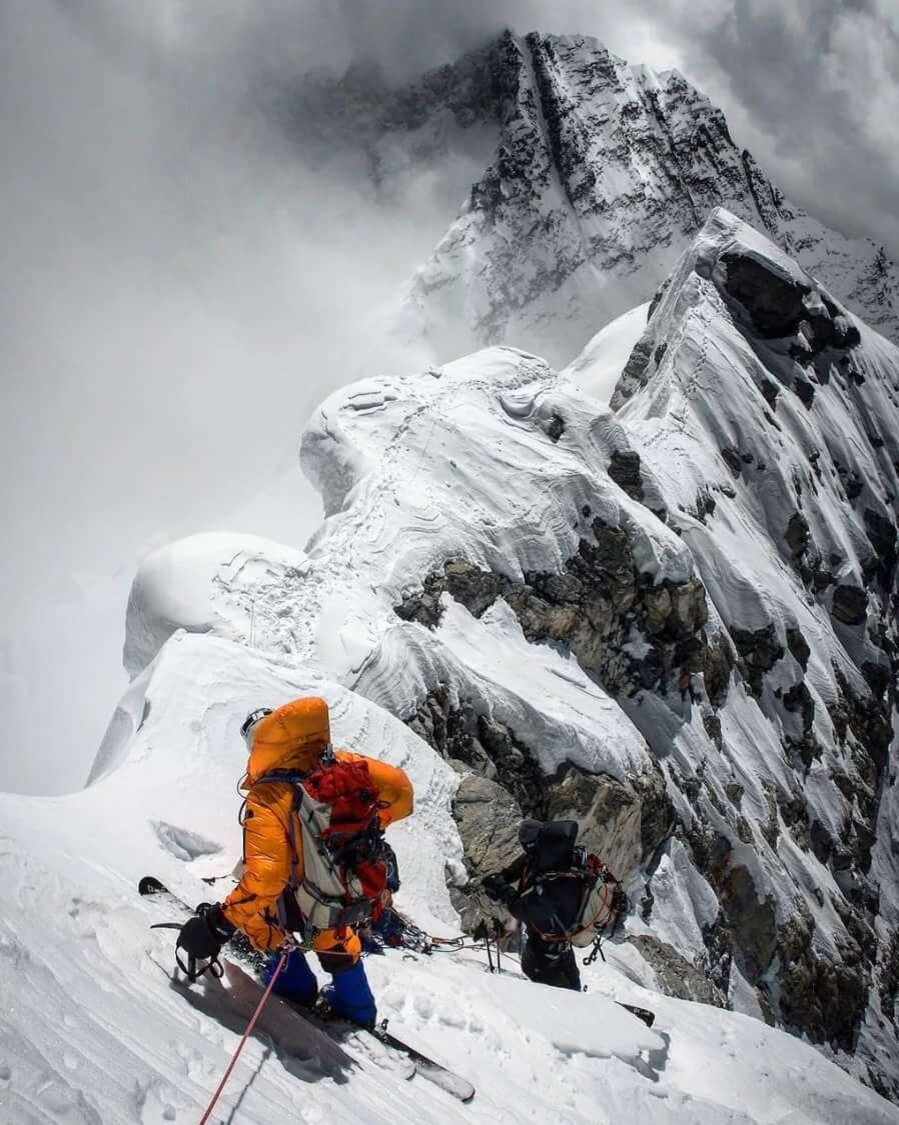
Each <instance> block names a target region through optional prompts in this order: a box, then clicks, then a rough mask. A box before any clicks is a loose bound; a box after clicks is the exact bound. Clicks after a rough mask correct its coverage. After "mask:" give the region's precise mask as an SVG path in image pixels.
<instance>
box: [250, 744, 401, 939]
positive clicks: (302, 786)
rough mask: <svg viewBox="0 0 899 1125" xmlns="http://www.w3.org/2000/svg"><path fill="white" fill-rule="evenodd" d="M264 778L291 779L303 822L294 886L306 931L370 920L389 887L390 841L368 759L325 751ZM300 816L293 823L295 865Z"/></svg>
mask: <svg viewBox="0 0 899 1125" xmlns="http://www.w3.org/2000/svg"><path fill="white" fill-rule="evenodd" d="M259 780H260V781H274V780H278V781H283V780H289V781H290V782H291V783H292V784H293V787H294V806H293V811H294V814H295V817H296V822H297V824H298V825H299V832H300V840H301V841H302V853H303V877H302V879H300V880H299V881H297V880H295V879H294V880H293V881H292V882H291V884H290V891H291V892H292V895H293V898H294V899H295V901H296V906H297V907H298V908H299V910H300V913H301V914H302V919H303V928H304V931H305V932H306V933H307V935H310V936H311V932H312V931H317V930H337V931H338V933H339V932H340V931H342V930H345V929H346V928H347V927H348V926H360V925H366V924H367V923H368V922H369V921H370V920H372V919H373V918H376V917H377V915H378V914H379V913H380V911H381V896H382V894H383V892H384V890H385V888H386V887H387V874H388V869H387V862H386V855H387V853H386V850H385V849H386V843H385V841H384V837H383V833H382V831H381V824H380V818H379V813H380V810H381V808H382V807H383V806H382V803H381V801H380V800H379V795H378V790H377V787H376V786H375V784H374V782H373V780H372V777H371V774H370V772H369V769H368V763H367V762H365V761H354V762H343V761H340V760H339V759H336V758H335V757H334V756H333V754H327V755H323V756H322V758H321V759H320V760H319V762H318V764H317V765H316V766H315V768H314V769H312V770H310V771H309V772H308V773H305V774H301V775H297V774H291V775H290V776H289V777H284V776H283V775H282V776H280V777H279V776H277V775H273V774H269V775H267V776H266V777H263V778H260V779H259ZM297 824H295V823H294V819H293V817H292V818H291V820H290V822H289V825H288V828H289V832H290V843H291V848H292V850H293V859H294V870H295V869H296V866H297V858H298V848H297V839H296V828H297Z"/></svg>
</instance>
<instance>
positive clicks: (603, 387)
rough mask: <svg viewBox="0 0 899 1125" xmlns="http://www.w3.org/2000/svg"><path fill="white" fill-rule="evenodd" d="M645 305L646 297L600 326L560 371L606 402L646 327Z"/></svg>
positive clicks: (647, 315)
mask: <svg viewBox="0 0 899 1125" xmlns="http://www.w3.org/2000/svg"><path fill="white" fill-rule="evenodd" d="M649 307H650V302H649V301H646V302H644V303H643V304H642V305H637V307H636V308H633V309H630V311H629V312H626V313H622V314H621V316H619V317H617V318H616V319H615V320H613V321H612V322H611V324H607V325H606V326H605V327H604V328H600V330H599V331H598V332H597V333H596V335H595V336H594V337H593V339H592V340H591V341H590V342H589V343H588V344H587V346H586V347H585V348H584V350H583V351H582V352H581V354H580V355H579V356H577V358H576V359H574V360H572V362H571V363H570V364H569V365H568V366H567V367H566V368H565V369H564V370H563V372H562V374H563V375H568V376H570V377H571V378H572V379H574V381H575V382H576V383H579V384H580V386H582V387H583V388H584V390H585V391H586V393H587V394H588V395H589V396H590V397H591V398H595V399H596V400H597V401H598V402H601V403H603V405H606V404H608V403H609V401H610V400H611V398H612V395H613V394H614V393H615V388H616V387H617V386H618V381H619V379H620V378H621V376H622V374H623V373H624V369H625V367H626V366H627V364H628V360H629V359H630V358H631V355H632V354H633V351H634V348H635V347H636V345H637V343H638V342H639V340H640V337H641V336H642V335H643V332H644V329H645V328H646V321H647V320H648V319H649Z"/></svg>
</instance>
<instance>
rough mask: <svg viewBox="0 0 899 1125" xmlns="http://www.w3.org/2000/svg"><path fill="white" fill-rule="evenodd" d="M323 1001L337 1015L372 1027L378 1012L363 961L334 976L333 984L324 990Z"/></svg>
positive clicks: (326, 986)
mask: <svg viewBox="0 0 899 1125" xmlns="http://www.w3.org/2000/svg"><path fill="white" fill-rule="evenodd" d="M322 999H323V1000H325V1001H327V1003H328V1005H329V1007H330V1008H331V1010H332V1011H334V1012H335V1013H336V1014H337V1015H339V1016H343V1017H344V1018H345V1019H348V1020H351V1021H352V1022H353V1023H358V1024H359V1025H360V1026H361V1027H372V1026H373V1025H374V1022H375V1020H376V1019H377V1015H378V1010H377V1008H376V1006H375V998H374V996H372V992H371V989H370V988H369V985H368V977H366V975H365V967H364V965H363V964H362V962H361V961H357V962H356V964H355V965H353V966H351V967H350V968H349V969H342V970H341V971H340V972H339V973H334V974H333V975H332V981H331V984H328V985H325V987H324V988H323V989H322Z"/></svg>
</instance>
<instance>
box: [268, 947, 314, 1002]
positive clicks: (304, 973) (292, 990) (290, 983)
mask: <svg viewBox="0 0 899 1125" xmlns="http://www.w3.org/2000/svg"><path fill="white" fill-rule="evenodd" d="M280 960H281V954H280V953H274V954H272V956H271V957H270V958H269V960H268V964H267V965H266V966H265V972H264V973H263V974H262V980H263V982H264V983H265V984H268V982H269V981H270V980H271V979H272V977H273V976H274V974H275V969H276V968H277V967H278V962H279V961H280ZM272 991H273V992H274V993H275V995H276V996H283V997H284V998H285V1000H292V1001H294V1003H296V1004H309V1005H312V1004H314V1003H315V998H316V996H317V995H318V981H317V980H316V979H315V973H313V971H312V970H311V969H310V968H309V963H308V961H307V960H306V958H305V957H304V956H303V954H302V953H301V952H300V951H299V950H298V949H294V950H292V951H291V953H290V954H289V956H288V958H287V964H286V965H285V966H284V968H283V969H282V970H281V972H280V973H279V974H278V979H277V980H276V981H275V987H274V988H273V989H272Z"/></svg>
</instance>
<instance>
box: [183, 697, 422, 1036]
mask: <svg viewBox="0 0 899 1125" xmlns="http://www.w3.org/2000/svg"><path fill="white" fill-rule="evenodd" d="M241 734H242V735H243V738H244V741H245V742H246V745H247V748H248V750H249V755H250V756H249V761H248V765H247V772H246V776H245V778H244V779H243V781H242V782H241V788H242V789H244V790H245V791H246V792H247V798H246V802H245V805H244V809H243V812H242V817H241V823H242V825H243V833H244V837H243V839H244V855H243V872H242V876H241V879H240V882H239V884H238V885H237V887H236V888H235V889H234V890H233V891H232V892H231V894H230V895H228V897H227V898H226V899H225V900H224V902H222V903H219V904H215V905H211V904H208V903H203V904H201V905H200V906H199V907H197V914H196V917H194V918H191V919H190V920H189V921H188V922H187V923H185V925H184V926H183V927H182V929H181V932H180V935H179V938H178V945H179V947H180V948H181V949H183V950H184V951H185V953H186V954H187V955H188V956H190V957H194V958H197V959H207V958H215V957H216V956H217V955H218V953H219V951H220V949H221V948H222V946H223V945H224V944H225V942H227V941H228V940H229V938H230V937H231V936H232V935H233V933H234V931H235V929H239V930H241V931H243V933H244V934H245V935H246V936H247V937H248V938H249V940H250V941H251V942H252V944H253V945H254V946H255V947H256V948H257V949H259V950H264V951H267V952H269V953H270V956H269V959H268V963H267V968H266V972H265V978H264V979H265V981H266V983H268V981H270V980H271V978H272V976H273V975H274V973H275V970H276V966H277V965H278V963H279V962H280V960H281V956H280V953H279V952H278V951H279V950H281V947H282V946H285V943H287V946H286V948H290V945H291V943H292V942H294V941H296V942H297V943H301V944H303V945H304V946H305V947H306V948H312V949H314V950H315V953H316V955H317V956H318V959H319V962H320V964H321V966H322V968H323V969H324V970H325V971H326V972H328V973H330V974H331V976H332V983H331V984H330V985H328V986H327V987H325V988H324V989H323V990H322V994H321V1000H319V1010H320V1011H322V1010H324V1011H327V1012H329V1013H335V1014H337V1015H339V1016H342V1017H345V1018H347V1019H350V1020H352V1021H353V1022H355V1023H359V1024H362V1025H371V1024H373V1023H374V1022H375V1018H376V1014H377V1013H376V1005H375V1000H374V997H373V996H372V993H371V989H370V987H369V984H368V980H367V978H366V975H365V969H364V966H363V963H362V960H361V952H362V951H361V944H360V941H359V936H358V932H357V931H358V930H359V929H360V928H361V927H364V926H366V925H368V924H369V922H370V921H371V919H372V917H376V916H377V914H378V912H379V910H380V906H381V899H382V897H383V896H384V894H385V891H386V887H387V878H388V864H387V862H386V860H387V858H388V853H387V849H386V845H385V841H384V837H383V832H384V829H385V828H386V827H387V826H388V825H389V824H392V823H393V822H394V821H397V820H401V819H402V818H403V817H406V816H408V815H409V814H410V813H411V812H412V785H411V783H410V781H409V778H408V776H407V775H406V773H405V772H404V771H403V770H401V769H398V768H397V767H395V766H390V765H388V764H387V763H386V762H381V761H377V760H375V759H372V758H366V757H363V756H362V755H360V754H352V753H349V752H348V751H346V750H334V749H333V748H332V747H331V730H330V716H329V712H328V705H327V703H326V702H325V701H324V700H323V699H319V698H317V697H309V698H303V699H297V700H294V701H293V702H291V703H287V704H285V705H284V706H283V707H279V708H278V709H277V710H276V711H271V710H269V709H268V708H262V709H261V710H258V711H254V712H252V713H251V714H250V715H248V716H247V718H246V720H245V722H244V724H243V726H242V727H241ZM391 854H392V853H391ZM274 990H275V992H278V993H280V994H281V995H283V996H286V997H288V998H290V999H292V1000H294V1001H296V1002H299V1003H302V1004H308V1005H313V1004H315V1002H316V998H317V996H318V983H317V981H316V978H315V974H314V973H313V971H312V969H311V968H310V966H309V965H308V963H307V961H306V958H305V956H304V954H303V952H302V951H300V950H299V949H297V948H291V949H290V952H289V956H288V960H287V963H286V965H285V966H284V967H283V968H282V969H281V971H280V973H279V975H278V978H277V980H276V981H275V985H274Z"/></svg>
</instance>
